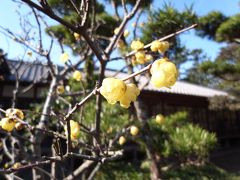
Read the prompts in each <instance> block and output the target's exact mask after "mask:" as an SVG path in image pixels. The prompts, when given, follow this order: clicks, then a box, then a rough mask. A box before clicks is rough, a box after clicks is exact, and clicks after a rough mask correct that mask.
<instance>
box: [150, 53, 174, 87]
mask: <svg viewBox="0 0 240 180" xmlns="http://www.w3.org/2000/svg"><path fill="white" fill-rule="evenodd" d="M150 72H151V74H152V77H151V83H152V84H153V85H154V86H155V87H158V88H160V87H170V86H173V85H174V84H175V82H176V81H177V77H178V71H177V68H176V66H175V64H173V63H172V62H170V61H169V59H167V58H163V59H159V60H157V61H155V62H154V63H153V64H152V67H151V69H150Z"/></svg>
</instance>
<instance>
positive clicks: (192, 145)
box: [149, 112, 217, 161]
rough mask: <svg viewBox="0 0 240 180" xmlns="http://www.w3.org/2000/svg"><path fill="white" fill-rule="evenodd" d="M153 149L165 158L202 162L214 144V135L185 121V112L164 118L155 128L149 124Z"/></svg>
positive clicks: (153, 123) (152, 122)
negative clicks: (162, 122) (171, 157)
mask: <svg viewBox="0 0 240 180" xmlns="http://www.w3.org/2000/svg"><path fill="white" fill-rule="evenodd" d="M149 125H150V129H151V132H152V135H153V136H152V138H153V140H154V147H155V148H156V149H157V151H158V152H159V153H161V154H162V155H163V156H165V157H169V156H176V157H177V158H178V159H179V160H180V161H186V160H188V159H193V160H200V161H201V160H204V159H205V158H206V157H207V156H208V153H209V151H210V150H211V149H213V147H214V145H215V144H216V141H217V139H216V136H215V134H212V133H209V132H207V131H206V130H204V129H202V128H200V127H199V126H197V125H193V124H191V123H190V122H188V121H187V113H186V112H178V113H176V114H173V115H171V116H169V117H166V120H165V123H164V124H162V125H158V126H156V123H155V122H154V121H153V120H152V121H150V122H149Z"/></svg>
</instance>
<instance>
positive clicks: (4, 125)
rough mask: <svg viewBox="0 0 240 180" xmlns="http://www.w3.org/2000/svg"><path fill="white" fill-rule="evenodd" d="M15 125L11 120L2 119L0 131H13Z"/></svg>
mask: <svg viewBox="0 0 240 180" xmlns="http://www.w3.org/2000/svg"><path fill="white" fill-rule="evenodd" d="M15 124H16V122H15V121H14V120H13V119H11V118H7V117H6V118H2V120H1V126H2V129H4V130H6V131H8V132H10V131H12V130H13V129H14V127H15Z"/></svg>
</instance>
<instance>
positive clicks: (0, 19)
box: [0, 0, 240, 69]
mask: <svg viewBox="0 0 240 180" xmlns="http://www.w3.org/2000/svg"><path fill="white" fill-rule="evenodd" d="M102 1H103V0H102ZM165 2H167V3H171V4H172V5H173V6H174V7H176V8H177V9H179V10H183V9H184V8H185V7H186V6H190V5H191V4H193V9H194V11H195V12H196V13H197V14H198V15H200V16H202V15H206V14H207V13H208V12H210V11H213V10H217V11H221V12H223V13H224V14H225V15H227V16H231V15H234V14H237V13H239V10H240V6H239V0H168V1H163V0H154V3H153V5H152V8H153V9H157V8H161V7H162V6H163V4H164V3H165ZM105 4H106V3H105ZM106 8H107V10H109V11H111V10H112V8H109V6H108V5H107V6H106ZM28 10H29V8H28V7H21V8H19V7H17V6H16V4H15V3H13V2H12V1H11V0H2V1H1V6H0V25H1V26H3V27H5V28H9V29H10V30H12V31H14V32H17V33H21V31H20V28H19V16H18V14H17V11H19V12H21V14H26V13H27V12H28ZM143 20H144V17H143ZM133 21H134V20H133ZM48 22H50V24H54V23H55V22H54V21H52V20H48ZM130 25H131V22H129V23H128V25H127V26H128V27H130ZM1 32H2V30H0V48H2V49H3V50H4V51H5V52H6V53H8V58H10V59H17V58H20V59H21V58H24V59H27V60H31V59H30V58H29V59H28V57H27V56H22V54H23V52H24V48H23V47H22V46H21V45H18V44H16V43H15V42H14V41H12V40H9V39H8V38H7V37H6V35H5V34H2V33H1ZM180 38H181V40H182V42H183V43H184V44H185V45H186V46H187V47H188V48H189V49H195V48H201V49H203V50H204V52H205V53H206V54H207V56H208V57H210V58H211V59H214V58H215V57H216V56H217V54H218V53H219V51H220V48H221V47H223V46H225V44H224V43H221V44H220V43H216V42H213V41H209V40H207V39H203V38H200V37H198V36H195V34H194V30H191V31H189V32H186V33H184V34H182V35H181V36H180ZM49 42H50V41H49V39H48V38H44V44H45V47H48V46H49ZM53 51H54V52H53V54H54V57H53V59H56V60H55V61H58V58H56V56H58V57H59V55H60V54H61V52H60V50H59V48H54V50H53ZM67 51H68V50H67ZM69 52H70V50H69ZM113 55H117V53H116V52H115V53H113ZM122 65H123V63H120V64H119V63H116V62H113V63H110V64H109V67H110V68H114V69H115V68H118V67H120V66H122Z"/></svg>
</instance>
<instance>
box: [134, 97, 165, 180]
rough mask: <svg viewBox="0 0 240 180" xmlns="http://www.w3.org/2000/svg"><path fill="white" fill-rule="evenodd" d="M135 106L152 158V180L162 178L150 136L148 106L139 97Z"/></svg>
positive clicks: (149, 157)
mask: <svg viewBox="0 0 240 180" xmlns="http://www.w3.org/2000/svg"><path fill="white" fill-rule="evenodd" d="M134 107H135V110H136V114H137V117H138V120H139V121H141V123H142V124H143V131H144V133H143V134H144V141H145V144H146V146H147V147H146V154H147V157H148V159H150V160H151V167H150V172H151V179H152V180H158V179H161V178H160V171H159V168H158V161H157V160H156V157H155V152H154V149H153V147H152V143H151V139H150V137H149V131H150V130H149V127H148V124H147V123H146V122H147V119H148V113H147V107H146V106H145V105H144V103H143V102H142V101H141V100H140V99H138V101H136V102H135V103H134Z"/></svg>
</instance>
